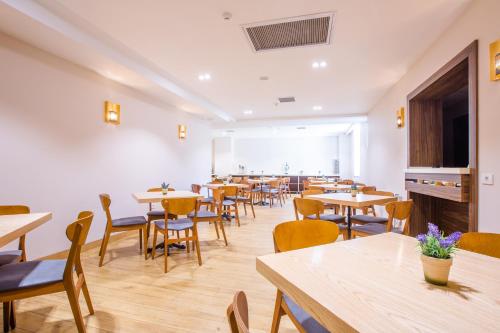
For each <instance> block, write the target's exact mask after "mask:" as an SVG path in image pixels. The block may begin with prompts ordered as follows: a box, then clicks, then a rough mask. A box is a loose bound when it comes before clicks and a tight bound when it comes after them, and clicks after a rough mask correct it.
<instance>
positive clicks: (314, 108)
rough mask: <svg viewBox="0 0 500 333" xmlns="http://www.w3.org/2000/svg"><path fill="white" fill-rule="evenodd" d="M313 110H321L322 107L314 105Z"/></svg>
mask: <svg viewBox="0 0 500 333" xmlns="http://www.w3.org/2000/svg"><path fill="white" fill-rule="evenodd" d="M313 110H314V111H321V110H323V107H322V106H321V105H315V106H313Z"/></svg>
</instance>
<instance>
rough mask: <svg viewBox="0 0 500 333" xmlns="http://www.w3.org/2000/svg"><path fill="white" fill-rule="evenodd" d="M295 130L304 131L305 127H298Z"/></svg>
mask: <svg viewBox="0 0 500 333" xmlns="http://www.w3.org/2000/svg"><path fill="white" fill-rule="evenodd" d="M297 129H298V130H305V129H306V127H305V126H299V127H297Z"/></svg>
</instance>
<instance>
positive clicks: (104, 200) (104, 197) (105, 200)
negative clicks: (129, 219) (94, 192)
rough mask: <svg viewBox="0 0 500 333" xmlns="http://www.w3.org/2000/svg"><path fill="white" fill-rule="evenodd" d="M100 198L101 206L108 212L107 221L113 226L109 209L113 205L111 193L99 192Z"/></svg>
mask: <svg viewBox="0 0 500 333" xmlns="http://www.w3.org/2000/svg"><path fill="white" fill-rule="evenodd" d="M99 199H100V200H101V206H102V209H103V210H104V212H105V213H106V223H107V225H108V227H109V226H111V221H112V218H111V211H110V210H109V207H110V206H111V197H110V196H109V194H106V193H101V194H99Z"/></svg>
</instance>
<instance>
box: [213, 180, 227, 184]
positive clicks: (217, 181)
mask: <svg viewBox="0 0 500 333" xmlns="http://www.w3.org/2000/svg"><path fill="white" fill-rule="evenodd" d="M223 183H224V181H223V180H222V179H214V180H212V181H211V182H210V183H209V184H223Z"/></svg>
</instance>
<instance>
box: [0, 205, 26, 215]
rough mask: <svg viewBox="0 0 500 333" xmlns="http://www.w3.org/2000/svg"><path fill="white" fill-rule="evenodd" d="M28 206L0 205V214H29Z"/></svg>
mask: <svg viewBox="0 0 500 333" xmlns="http://www.w3.org/2000/svg"><path fill="white" fill-rule="evenodd" d="M29 213H30V208H29V207H28V206H21V205H15V206H0V215H17V214H29Z"/></svg>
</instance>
